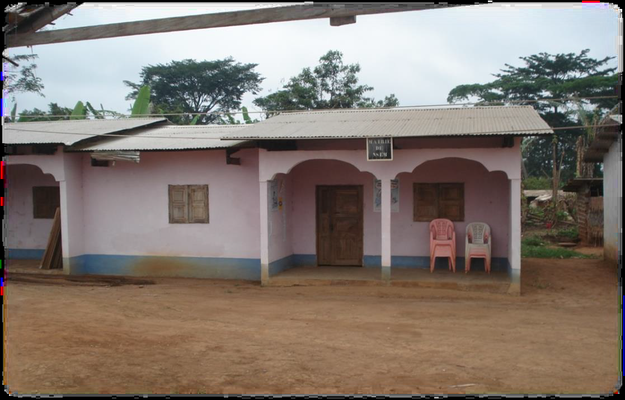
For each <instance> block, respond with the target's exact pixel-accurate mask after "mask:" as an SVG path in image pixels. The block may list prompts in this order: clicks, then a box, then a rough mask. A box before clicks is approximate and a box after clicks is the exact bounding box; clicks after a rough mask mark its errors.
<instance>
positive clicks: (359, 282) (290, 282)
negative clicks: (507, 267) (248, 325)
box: [265, 277, 510, 294]
mask: <svg viewBox="0 0 625 400" xmlns="http://www.w3.org/2000/svg"><path fill="white" fill-rule="evenodd" d="M265 286H271V287H292V286H396V287H413V288H427V289H447V290H460V291H470V292H482V293H500V294H504V293H507V292H508V289H509V288H510V283H508V282H492V283H483V282H480V283H477V282H440V281H407V280H396V281H393V280H391V281H390V283H388V284H387V283H386V282H384V281H382V280H365V279H310V278H309V279H295V278H282V277H278V278H272V279H270V280H269V282H268V283H267V284H266V285H265Z"/></svg>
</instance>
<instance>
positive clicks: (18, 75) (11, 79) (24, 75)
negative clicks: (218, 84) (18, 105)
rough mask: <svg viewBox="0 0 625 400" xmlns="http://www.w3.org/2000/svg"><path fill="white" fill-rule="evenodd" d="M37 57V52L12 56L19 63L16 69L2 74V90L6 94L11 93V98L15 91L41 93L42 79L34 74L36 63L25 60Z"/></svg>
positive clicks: (40, 94) (42, 87)
mask: <svg viewBox="0 0 625 400" xmlns="http://www.w3.org/2000/svg"><path fill="white" fill-rule="evenodd" d="M35 58H38V56H37V54H18V55H15V56H12V57H11V59H13V60H14V61H15V62H17V63H18V64H20V66H19V67H18V70H16V71H11V70H9V71H7V73H6V74H5V75H4V85H3V91H4V92H5V93H6V94H12V95H13V98H15V97H14V95H15V94H16V93H36V94H38V95H39V96H41V97H45V96H44V95H43V89H44V85H43V81H42V80H41V78H39V77H38V76H37V74H36V70H37V64H34V63H32V62H31V63H30V64H26V62H29V61H33V60H34V59H35Z"/></svg>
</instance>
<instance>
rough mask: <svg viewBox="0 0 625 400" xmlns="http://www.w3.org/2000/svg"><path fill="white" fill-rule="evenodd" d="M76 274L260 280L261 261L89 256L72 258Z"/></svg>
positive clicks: (70, 267) (71, 262) (252, 259)
mask: <svg viewBox="0 0 625 400" xmlns="http://www.w3.org/2000/svg"><path fill="white" fill-rule="evenodd" d="M63 261H64V265H66V264H65V263H66V262H67V263H69V264H68V265H69V273H70V274H72V275H74V274H76V275H83V274H84V275H129V276H159V277H166V276H167V277H185V278H211V279H212V278H214V279H243V280H252V281H260V260H259V259H254V258H213V257H164V256H163V257H159V256H116V255H104V254H85V255H82V256H78V257H72V258H70V259H68V260H66V259H64V260H63Z"/></svg>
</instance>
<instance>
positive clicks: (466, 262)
mask: <svg viewBox="0 0 625 400" xmlns="http://www.w3.org/2000/svg"><path fill="white" fill-rule="evenodd" d="M470 270H471V257H467V258H466V260H464V273H465V274H466V273H467V272H469V271H470Z"/></svg>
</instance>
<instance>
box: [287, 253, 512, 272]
mask: <svg viewBox="0 0 625 400" xmlns="http://www.w3.org/2000/svg"><path fill="white" fill-rule="evenodd" d="M292 260H293V265H294V266H296V267H311V266H316V265H317V257H316V255H314V254H293V256H292ZM364 266H365V267H368V268H380V267H381V266H382V257H381V256H365V257H364ZM391 267H398V268H427V269H429V268H430V257H418V256H392V257H391ZM434 268H435V269H447V268H449V267H448V264H447V259H446V258H437V259H436V264H435V266H434ZM509 269H510V263H509V262H508V259H507V258H504V257H495V258H492V259H491V271H493V272H495V271H497V272H508V273H509ZM471 270H472V271H484V270H485V268H484V260H483V259H474V260H472V261H471ZM456 271H464V257H456Z"/></svg>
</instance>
